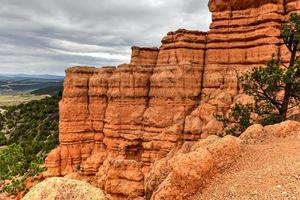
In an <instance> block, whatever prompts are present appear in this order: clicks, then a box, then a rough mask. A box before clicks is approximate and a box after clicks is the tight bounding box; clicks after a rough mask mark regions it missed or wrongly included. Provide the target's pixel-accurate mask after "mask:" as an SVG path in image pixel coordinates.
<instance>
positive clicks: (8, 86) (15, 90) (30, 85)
mask: <svg viewBox="0 0 300 200" xmlns="http://www.w3.org/2000/svg"><path fill="white" fill-rule="evenodd" d="M63 78H64V77H63V76H54V75H28V74H0V106H9V105H17V104H19V103H25V102H29V101H31V100H39V99H42V98H44V97H45V96H49V95H50V96H52V95H55V94H57V93H59V92H60V91H61V90H62V85H63Z"/></svg>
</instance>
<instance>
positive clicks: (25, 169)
mask: <svg viewBox="0 0 300 200" xmlns="http://www.w3.org/2000/svg"><path fill="white" fill-rule="evenodd" d="M59 100H60V95H56V96H53V97H46V98H44V99H41V100H34V101H31V102H28V103H25V104H20V105H16V106H4V107H2V109H3V110H5V111H4V112H3V113H2V114H1V115H0V121H1V123H0V130H2V131H1V132H0V146H2V145H6V146H2V147H0V192H1V191H2V192H3V191H6V192H8V193H12V194H15V193H17V192H19V191H23V190H24V186H23V182H24V180H26V178H28V177H29V176H34V175H36V174H37V173H40V172H42V171H43V170H44V168H41V167H40V164H42V163H43V161H44V158H45V156H46V154H47V153H48V152H49V151H50V150H52V149H54V148H55V147H56V146H57V145H58V102H59ZM4 180H10V182H9V184H7V183H6V184H4V182H3V181H4Z"/></svg>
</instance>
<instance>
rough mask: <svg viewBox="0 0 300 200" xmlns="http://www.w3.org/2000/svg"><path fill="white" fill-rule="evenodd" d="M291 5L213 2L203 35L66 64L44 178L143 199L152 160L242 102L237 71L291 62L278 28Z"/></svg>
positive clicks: (211, 130)
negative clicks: (100, 60)
mask: <svg viewBox="0 0 300 200" xmlns="http://www.w3.org/2000/svg"><path fill="white" fill-rule="evenodd" d="M298 7H299V5H298V3H297V1H292V0H289V1H283V0H261V1H257V0H255V1H254V0H242V1H241V0H239V1H237V0H236V1H232V0H230V1H229V0H211V1H210V2H209V8H210V10H211V12H212V13H213V14H212V16H213V17H212V18H213V22H212V24H211V30H210V31H209V32H207V33H204V32H199V31H187V30H178V31H176V32H170V33H168V34H167V36H165V37H164V38H163V39H162V45H161V47H160V48H140V47H133V48H132V57H131V62H130V64H124V65H120V66H118V67H116V68H115V67H102V68H94V67H73V68H69V69H67V70H66V78H65V82H64V93H63V99H62V100H61V102H60V135H59V137H60V138H59V139H60V146H59V147H58V148H57V149H55V150H53V151H52V152H51V153H50V154H49V156H48V158H47V160H46V166H47V167H48V171H47V173H45V176H63V175H66V174H68V173H70V172H73V171H76V170H79V169H81V171H82V172H83V174H85V175H87V176H96V177H97V180H99V187H101V188H103V189H105V190H106V191H108V192H109V193H110V194H112V196H113V197H115V198H116V199H126V198H131V199H132V198H136V197H139V196H140V197H141V196H144V195H145V194H144V190H143V184H144V175H145V174H148V172H149V170H150V168H151V165H152V164H153V163H154V162H155V161H157V160H160V159H162V158H164V157H166V155H167V154H168V153H169V152H170V151H171V150H172V149H174V148H176V147H178V146H181V145H182V144H183V143H184V142H186V141H197V140H199V139H201V138H205V137H207V136H208V135H216V134H218V133H220V132H221V131H222V128H223V127H222V124H220V122H218V121H216V120H215V119H214V117H213V113H226V112H227V111H228V109H229V107H230V106H231V105H232V104H233V103H234V102H237V101H240V102H244V101H248V99H247V97H245V96H244V95H243V94H241V91H240V89H239V86H238V83H237V78H236V74H237V73H240V72H243V71H246V70H249V69H251V68H252V67H254V66H258V65H264V64H265V63H266V62H267V61H268V60H269V59H270V58H271V56H272V55H274V56H275V57H279V56H280V57H282V58H283V60H284V61H285V62H288V51H287V50H286V49H285V47H284V46H283V43H282V41H281V39H280V27H281V23H282V22H283V21H285V20H286V18H287V16H288V14H289V13H290V12H292V11H294V10H297V9H298ZM124 170H128V171H129V172H130V174H129V175H127V174H124V173H123V171H124ZM105 172H107V173H105ZM129 188H130V190H129ZM152 192H154V191H152Z"/></svg>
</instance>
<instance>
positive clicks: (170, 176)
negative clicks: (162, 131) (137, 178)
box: [145, 136, 240, 200]
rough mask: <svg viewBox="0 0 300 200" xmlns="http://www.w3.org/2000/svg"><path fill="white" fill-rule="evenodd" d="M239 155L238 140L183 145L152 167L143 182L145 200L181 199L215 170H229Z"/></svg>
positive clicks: (233, 138) (208, 140)
mask: <svg viewBox="0 0 300 200" xmlns="http://www.w3.org/2000/svg"><path fill="white" fill-rule="evenodd" d="M239 153H240V140H239V139H237V138H235V137H231V136H227V137H225V138H222V139H221V138H219V137H217V136H210V137H208V138H207V139H206V140H202V141H199V142H196V143H185V144H184V145H183V146H182V147H181V148H180V149H179V150H173V151H172V152H170V154H168V156H167V157H165V158H163V159H161V160H159V161H157V162H155V163H154V165H153V166H152V168H151V170H150V172H149V173H148V175H147V176H146V179H145V192H146V197H147V199H151V200H158V199H170V200H171V199H184V198H186V197H188V196H191V195H192V194H193V193H194V192H196V191H198V190H199V189H200V188H203V187H204V184H205V182H206V181H207V179H208V178H210V177H211V176H212V175H213V174H214V173H216V172H217V171H218V170H221V169H224V168H227V167H229V166H230V165H231V164H232V163H233V162H234V161H235V160H236V159H237V157H238V155H239Z"/></svg>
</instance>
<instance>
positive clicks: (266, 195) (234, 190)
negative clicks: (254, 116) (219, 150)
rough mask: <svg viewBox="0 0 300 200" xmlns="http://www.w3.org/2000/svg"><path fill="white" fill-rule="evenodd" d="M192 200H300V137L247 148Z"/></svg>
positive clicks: (276, 140) (274, 140)
mask: <svg viewBox="0 0 300 200" xmlns="http://www.w3.org/2000/svg"><path fill="white" fill-rule="evenodd" d="M242 151H243V153H242V154H241V157H240V158H239V159H238V161H237V162H236V164H234V165H233V166H232V167H231V168H230V169H227V170H226V171H225V172H223V173H222V174H218V175H216V176H215V177H214V178H213V179H212V180H211V181H210V183H209V184H208V185H207V187H206V188H204V189H203V190H202V191H201V192H199V193H198V194H196V195H195V196H194V197H193V198H192V200H217V199H218V200H219V199H222V200H227V199H228V200H229V199H230V200H252V199H253V200H264V199H266V200H273V199H276V200H277V199H278V200H281V199H283V200H286V199H297V200H298V199H299V200H300V135H298V136H293V137H289V138H285V139H280V138H277V139H272V140H269V141H267V142H265V143H264V144H259V145H246V146H244V147H243V150H242Z"/></svg>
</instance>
